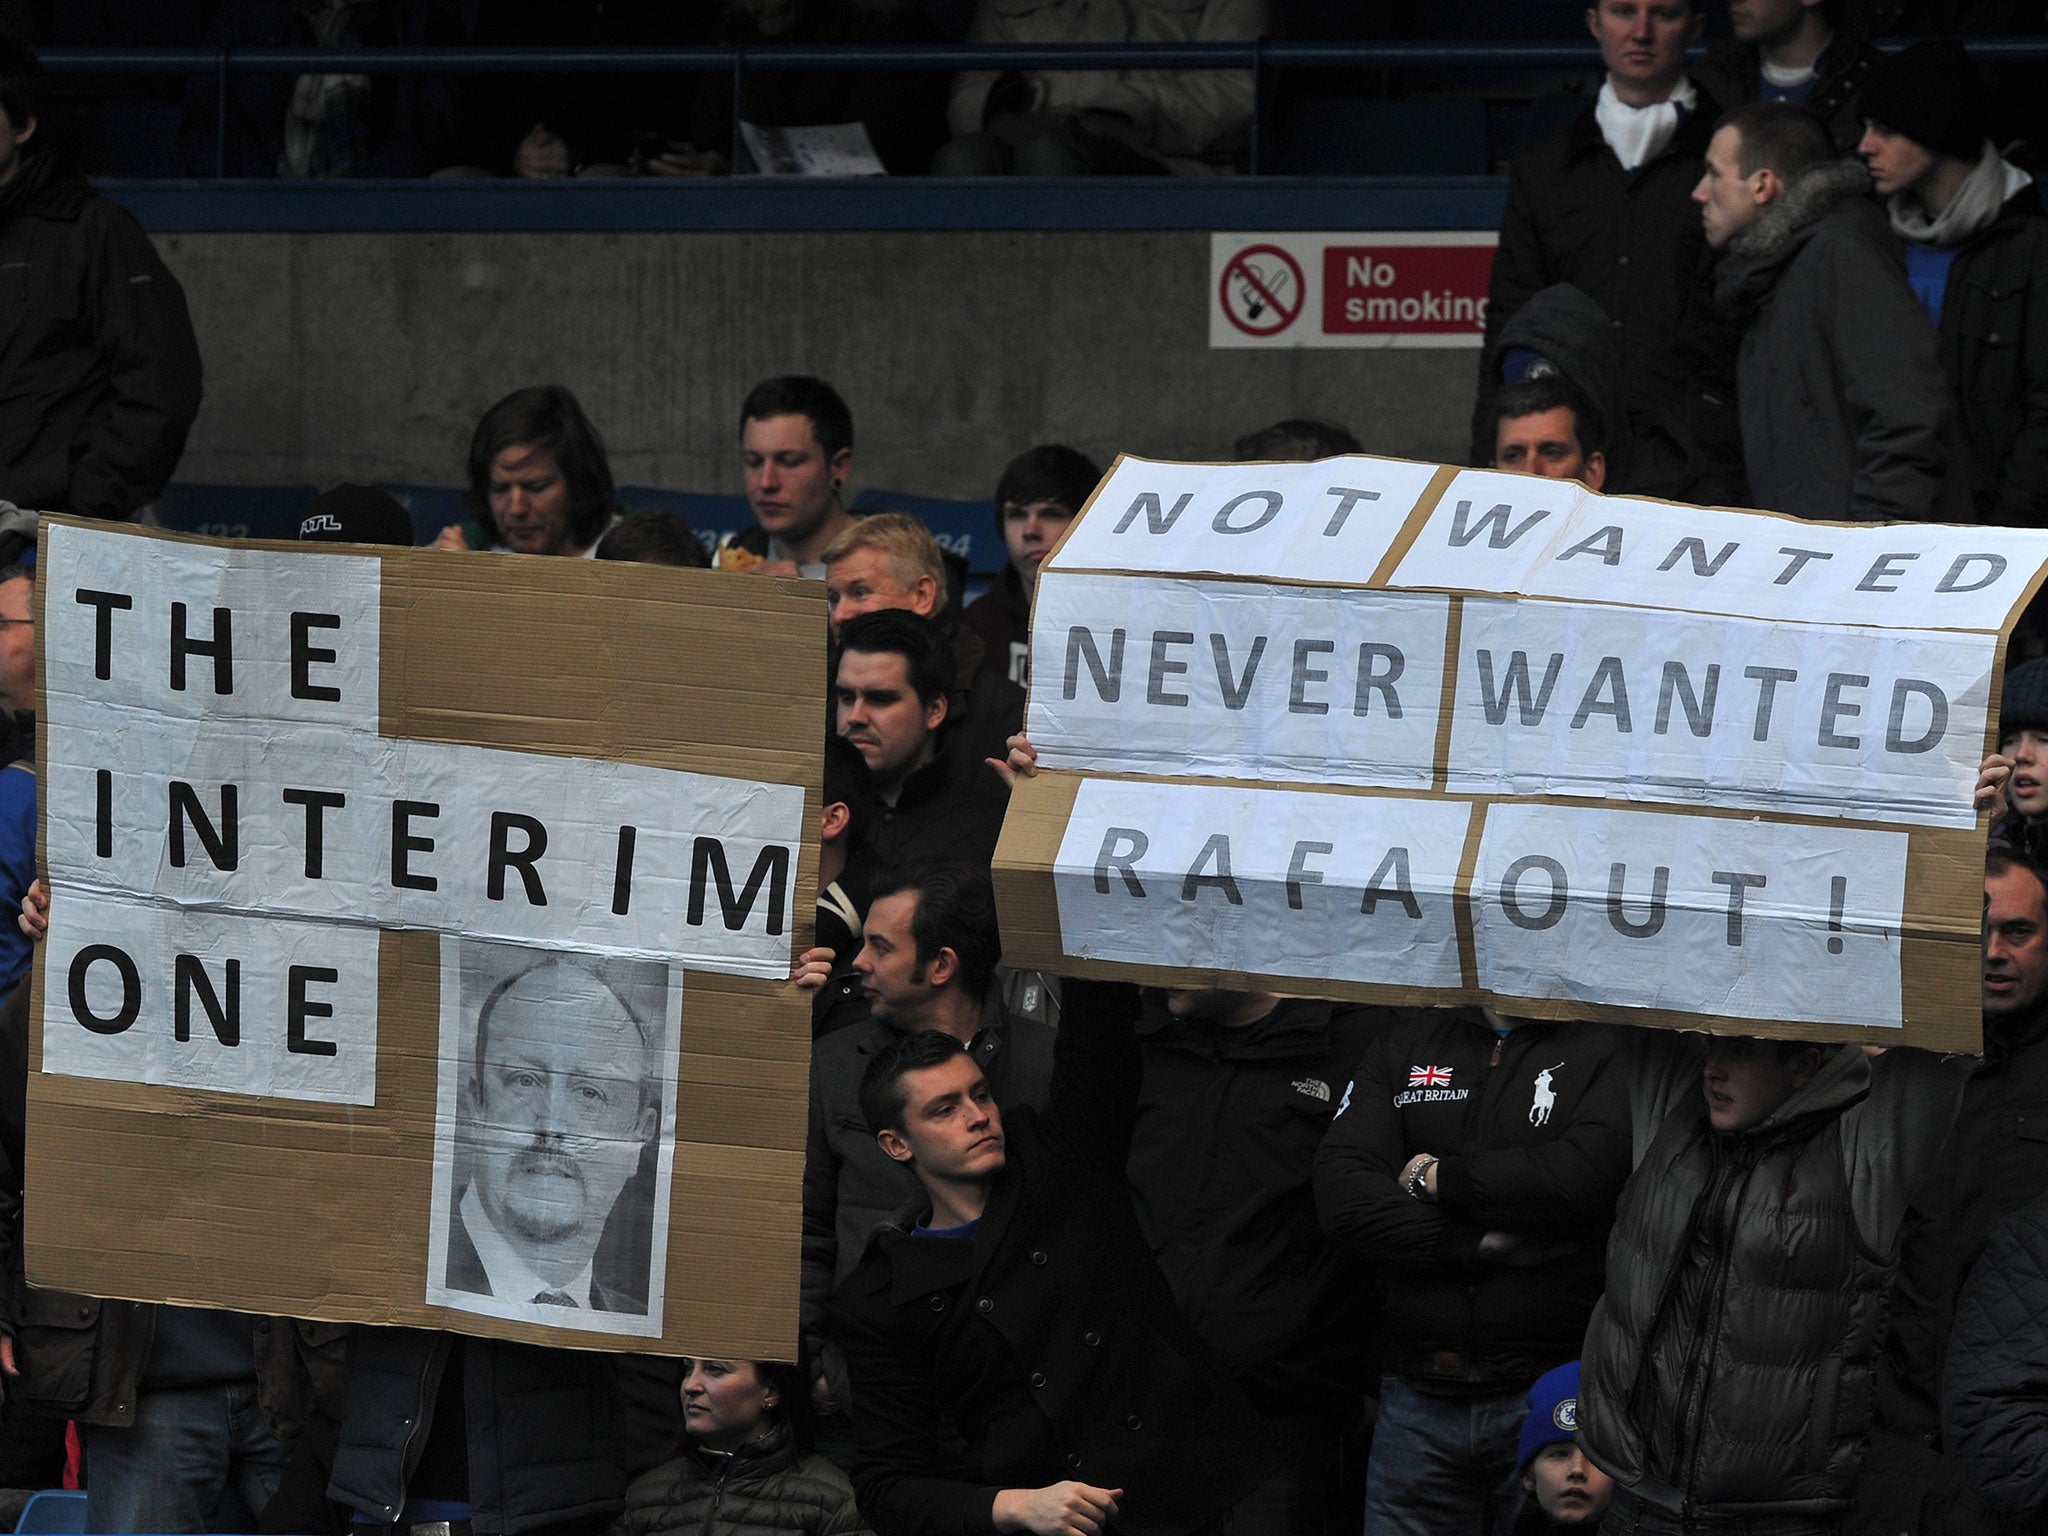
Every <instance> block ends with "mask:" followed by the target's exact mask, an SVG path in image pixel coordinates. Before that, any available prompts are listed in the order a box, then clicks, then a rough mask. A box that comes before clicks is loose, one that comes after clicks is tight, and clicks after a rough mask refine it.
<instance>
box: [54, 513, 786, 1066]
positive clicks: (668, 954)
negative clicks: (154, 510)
mask: <svg viewBox="0 0 2048 1536" xmlns="http://www.w3.org/2000/svg"><path fill="white" fill-rule="evenodd" d="M39 596H40V600H41V603H42V613H43V618H44V629H43V635H42V641H43V644H44V647H45V649H44V653H43V654H44V666H45V677H46V687H47V707H46V709H45V711H44V714H43V718H42V720H41V722H40V723H41V729H42V732H43V738H44V753H45V758H46V763H47V772H46V774H45V776H44V779H43V782H42V783H41V785H40V786H39V788H40V793H41V797H42V800H43V806H44V814H45V821H44V826H45V837H44V846H43V848H42V850H41V853H42V856H43V859H44V862H45V866H46V868H47V869H48V872H49V875H50V879H51V882H52V886H53V889H54V890H56V891H58V892H61V895H60V896H59V897H58V899H57V900H55V901H54V902H53V911H54V912H55V913H56V914H58V915H59V922H60V925H61V927H60V928H58V929H53V932H52V936H51V950H50V956H49V960H50V963H51V965H52V967H53V969H52V970H51V971H50V973H49V974H50V975H52V976H53V977H55V976H60V975H63V974H64V973H63V972H62V971H61V970H59V969H56V968H55V967H58V966H59V965H60V963H61V965H69V964H71V963H72V960H73V958H74V957H75V952H76V951H78V950H79V949H80V948H81V947H89V946H90V945H91V944H93V943H95V942H99V943H101V944H103V945H105V946H110V947H111V948H110V952H109V953H107V954H104V955H102V956H100V957H99V958H98V959H97V960H95V961H93V962H92V963H91V964H90V965H88V966H87V967H86V968H85V969H84V970H83V971H81V973H80V977H81V979H80V981H79V985H80V986H81V987H83V988H85V991H84V992H83V993H81V994H79V996H80V997H82V998H85V999H86V1000H88V1001H90V1002H91V1008H84V1006H83V1005H82V1004H80V1003H79V1002H78V1000H77V999H75V998H73V996H72V995H71V993H70V991H69V990H68V989H67V986H63V985H57V984H54V983H53V984H52V985H51V986H49V987H48V988H47V989H46V995H45V998H44V1015H45V1017H44V1024H45V1031H46V1037H47V1038H48V1039H49V1040H51V1041H54V1042H57V1044H56V1046H55V1048H54V1049H51V1050H49V1051H47V1052H46V1057H45V1066H46V1070H49V1071H52V1072H68V1073H77V1074H83V1075H89V1076H99V1077H116V1078H125V1079H129V1080H133V1081H138V1082H161V1083H184V1084H188V1085H193V1086H205V1087H212V1088H217V1089H221V1090H225V1091H235V1092H242V1093H251V1094H263V1095H270V1096H277V1097H303V1098H311V1099H321V1100H333V1101H336V1102H343V1103H371V1102H374V1092H375V1086H374V1085H375V1055H376V1000H377V986H376V952H377V949H376V945H377V931H378V930H379V929H381V928H413V929H425V930H429V931H439V932H444V933H460V934H464V935H467V936H469V937H471V938H483V939H501V940H508V941H515V942H525V943H544V944H546V945H547V946H549V947H550V948H554V949H561V950H581V951H585V952H589V953H593V954H603V955H611V956H617V957H642V958H646V959H650V960H658V961H661V962H663V963H674V964H679V965H687V966H691V967H697V968H701V969H704V970H710V971H722V972H726V973H729V974H734V975H742V976H758V977H766V978H778V977H782V976H786V975H787V974H788V969H789V943H790V940H789V935H790V932H791V929H792V926H793V924H794V921H795V912H796V901H797V892H796V890H795V884H796V869H797V857H798V851H799V847H800V844H801V841H802V836H803V820H804V818H803V790H802V789H801V788H799V787H797V786H794V785H788V784H774V783H762V782H754V781H750V780H743V779H734V778H721V777H717V776H713V775H707V774H695V773H684V772H677V771H672V770H667V769H659V768H651V767H645V766H640V765H636V764H628V763H620V762H613V761H607V760H601V759H595V758H579V757H563V756H557V755H551V754H546V753H528V752H516V751H506V750H499V749H489V748H482V747H473V746H465V745H455V744H450V743H445V742H436V741H412V740H403V739H395V738H391V737H385V736H381V735H379V734H378V729H379V720H380V710H379V702H378V700H379V676H380V668H381V666H382V661H383V658H382V653H381V634H380V614H381V606H380V605H381V601H382V593H381V567H380V564H379V562H378V561H377V560H376V559H374V558H370V557H358V556H350V555H338V554H333V553H329V552H327V551H318V552H315V551H311V550H309V551H306V552H304V553H296V552H284V551H266V550H251V549H232V548H214V547H210V546H204V545H187V544H181V543H174V542H168V541H163V540H157V539H146V538H138V537H135V536H134V535H132V534H127V533H122V532H116V531H111V530H109V531H105V532H102V531H100V530H97V529H88V528H79V527H75V526H71V525H65V524H54V525H52V527H51V528H50V531H49V540H48V545H47V549H46V553H45V558H44V565H43V573H42V580H41V590H40V593H39ZM88 912H93V913H98V914H101V915H103V916H105V918H106V926H105V927H104V929H96V928H94V927H92V926H89V925H88V924H87V923H86V921H85V914H86V913H88ZM66 945H69V946H70V948H65V947H64V946H66ZM60 950H61V951H62V952H61V953H60ZM116 956H118V957H119V958H118V959H117V958H116ZM180 956H184V957H188V958H187V959H182V960H181V959H179V958H178V957H180ZM307 966H310V967H312V968H313V969H315V970H324V971H336V972H338V973H339V975H340V976H341V977H343V978H344V983H343V985H344V986H345V988H346V991H347V996H348V1001H347V1008H346V1011H345V1012H342V1013H337V1014H335V1015H334V1017H335V1018H336V1019H338V1020H339V1021H340V1022H338V1023H337V1024H336V1025H335V1026H334V1027H335V1028H336V1029H338V1030H342V1031H343V1033H342V1034H339V1035H335V1036H331V1037H327V1038H329V1039H332V1040H333V1041H335V1042H337V1043H341V1044H347V1045H348V1046H349V1047H350V1050H349V1052H348V1055H349V1058H350V1060H349V1061H348V1062H342V1061H339V1060H336V1059H330V1060H328V1061H327V1062H325V1063H322V1062H320V1061H314V1060H305V1059H300V1058H301V1057H302V1056H305V1055H307V1054H308V1053H306V1052H301V1051H298V1050H297V1049H296V1048H292V1047H289V1046H287V1045H281V1044H279V1043H278V1042H279V1041H282V1040H286V1039H287V1033H288V1032H287V1021H288V1018H290V1017H301V1016H307V1014H306V1006H307V1005H305V1003H304V999H303V998H302V997H301V996H300V994H299V993H297V992H293V991H292V990H291V989H292V988H293V987H294V986H296V985H298V983H297V982H295V981H294V980H293V977H294V976H295V975H297V969H295V968H303V967H307ZM236 977H239V982H237V981H236V980H235V978H236ZM237 985H238V986H239V988H240V1002H239V1004H234V1003H232V1002H231V1001H230V1000H229V993H230V992H231V991H233V990H234V988H235V987H236V986H237ZM208 986H211V987H212V988H214V991H213V992H211V993H206V994H205V996H206V998H210V999H212V1000H213V1001H214V1002H216V1003H217V1007H216V1008H215V1009H214V1011H213V1013H210V1014H208V1015H207V1017H208V1018H218V1019H219V1020H221V1021H222V1022H221V1025H220V1028H219V1029H218V1030H216V1031H215V1033H216V1034H217V1035H219V1036H220V1037H221V1039H220V1047H221V1048H220V1049H213V1048H210V1047H209V1046H208V1045H207V1044H206V1042H205V1040H203V1039H201V1038H200V1036H201V1030H200V1028H199V1026H197V1025H196V1024H192V1023H191V1021H192V1020H193V1019H195V1018H197V1017H198V1015H197V1014H195V1013H194V1012H193V1009H194V1008H195V1007H198V1006H199V1005H200V1000H201V995H202V993H203V992H204V989H205V988H206V987H208ZM110 989H112V990H111V991H110ZM109 995H111V996H115V997H117V998H124V999H132V998H135V997H140V998H141V999H142V1000H143V1003H144V1005H145V1006H144V1011H143V1012H142V1013H141V1015H140V1020H141V1022H140V1023H131V1024H130V1025H129V1026H124V1027H123V1028H121V1029H118V1030H117V1029H114V1028H112V1027H111V1024H107V1025H105V1026H101V1025H96V1024H94V1023H93V1022H92V1020H93V1019H94V1018H105V1019H108V1020H111V1019H113V1018H116V1017H118V1016H119V1015H120V1014H121V1013H122V1012H124V1011H125V1004H124V1003H120V1002H116V1003H108V1002H107V1001H106V997H107V996H109ZM313 995H316V996H317V995H318V994H317V992H316V993H315V994H313ZM237 1007H239V1009H240V1010H241V1013H242V1015H243V1016H244V1017H245V1018H246V1019H247V1021H248V1022H247V1024H246V1026H245V1027H243V1029H242V1031H241V1043H235V1042H230V1041H228V1040H227V1039H226V1038H225V1036H226V1035H227V1034H229V1033H232V1032H233V1029H232V1028H231V1026H230V1024H229V1022H227V1021H228V1019H229V1016H230V1015H231V1014H233V1013H235V1011H236V1008H237ZM108 1008H112V1009H113V1012H111V1013H108V1012H107V1011H106V1010H107V1009H108ZM95 1009H97V1010H99V1012H98V1013H94V1012H93V1010H95ZM174 1013H176V1014H177V1015H178V1016H179V1017H182V1018H184V1019H185V1020H186V1021H187V1023H186V1025H181V1026H180V1032H181V1033H188V1034H189V1036H190V1038H188V1039H175V1040H173V1041H172V1042H171V1043H170V1044H166V1043H165V1040H164V1038H163V1037H164V1032H165V1029H166V1028H167V1027H168V1026H166V1025H165V1024H164V1021H165V1020H167V1019H171V1018H172V1017H173V1015H174ZM320 1017H326V1015H320ZM187 1026H189V1028H188V1027H187ZM280 1052H282V1053H283V1054H282V1055H280V1054H279V1053H280ZM313 1054H317V1053H313Z"/></svg>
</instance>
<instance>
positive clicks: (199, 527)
mask: <svg viewBox="0 0 2048 1536" xmlns="http://www.w3.org/2000/svg"><path fill="white" fill-rule="evenodd" d="M319 494H320V492H319V488H318V487H316V486H311V485H167V486H165V487H164V493H163V495H162V496H160V497H158V498H157V503H156V520H157V522H158V524H159V525H160V526H162V527H165V528H172V529H176V530H177V531H178V532H180V533H203V534H206V535H207V536H209V537H210V538H216V539H296V538H297V537H298V536H299V524H300V522H302V521H303V520H304V518H305V515H306V508H307V507H309V506H311V505H312V504H313V498H314V497H315V496H317V495H319Z"/></svg>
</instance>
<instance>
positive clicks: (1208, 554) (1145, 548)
mask: <svg viewBox="0 0 2048 1536" xmlns="http://www.w3.org/2000/svg"><path fill="white" fill-rule="evenodd" d="M1435 473H1436V467H1435V466H1434V465H1430V464H1410V463H1407V462H1405V461H1404V460H1400V459H1375V458H1368V457H1366V456H1365V455H1363V454H1353V455H1349V456H1347V457H1344V458H1339V459H1320V460H1317V461H1316V462H1314V463H1310V464H1258V465H1231V466H1227V467H1225V466H1219V465H1215V464H1161V463H1155V462H1153V461H1151V460H1149V459H1134V458H1129V457H1126V458H1123V459H1120V460H1118V461H1117V466H1116V468H1115V469H1114V470H1112V471H1111V472H1110V475H1109V477H1108V478H1107V479H1106V480H1104V481H1103V482H1102V485H1101V486H1100V487H1099V488H1098V489H1097V491H1096V493H1095V499H1094V502H1093V503H1092V506H1091V509H1090V511H1089V513H1088V515H1087V516H1086V517H1085V518H1083V519H1082V520H1081V521H1080V522H1079V523H1077V524H1076V525H1075V527H1074V529H1073V531H1072V532H1071V533H1070V534H1069V535H1068V536H1067V538H1066V541H1065V542H1064V543H1063V544H1061V546H1060V547H1059V549H1057V550H1056V551H1054V553H1053V555H1052V557H1051V558H1050V559H1049V560H1048V561H1047V562H1046V569H1048V570H1059V571H1083V570H1110V571H1168V572H1174V573H1195V572H1202V571H1216V572H1223V573H1226V574H1230V575H1237V576H1277V577H1282V578H1285V579H1287V580H1290V581H1326V582H1339V583H1351V584H1354V585H1361V584H1363V583H1364V582H1365V581H1366V580H1367V579H1368V578H1370V577H1371V575H1372V573H1373V572H1374V571H1376V570H1377V569H1379V565H1380V562H1381V561H1382V560H1384V559H1385V558H1386V556H1387V552H1388V551H1389V550H1390V549H1391V548H1392V547H1393V542H1394V539H1395V537H1396V535H1398V534H1399V533H1400V531H1401V527H1402V524H1403V522H1404V521H1405V520H1406V518H1407V517H1408V514H1409V513H1410V512H1412V511H1414V510H1415V507H1416V505H1417V503H1418V502H1419V501H1420V500H1421V497H1422V493H1423V491H1425V490H1426V489H1427V488H1428V486H1429V482H1430V479H1431V477H1432V476H1433V475H1435Z"/></svg>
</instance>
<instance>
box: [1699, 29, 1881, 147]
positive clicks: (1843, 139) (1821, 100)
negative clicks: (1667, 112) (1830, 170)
mask: <svg viewBox="0 0 2048 1536" xmlns="http://www.w3.org/2000/svg"><path fill="white" fill-rule="evenodd" d="M1762 58H1763V55H1762V52H1761V50H1759V49H1758V47H1757V45H1756V44H1754V43H1743V42H1737V41H1736V40H1735V39H1734V38H1732V37H1731V38H1727V39H1724V40H1723V41H1722V42H1720V43H1717V44H1715V46H1713V47H1712V48H1709V49H1708V50H1707V56H1706V57H1705V58H1703V59H1701V60H1700V61H1699V64H1698V66H1697V67H1695V68H1694V69H1693V71H1692V78H1693V80H1694V82H1695V83H1696V84H1698V85H1699V87H1700V89H1702V90H1704V91H1708V92H1711V93H1712V95H1713V98H1714V100H1716V101H1718V102H1720V103H1721V109H1722V110H1723V111H1732V110H1733V109H1734V108H1736V107H1745V106H1748V105H1749V103H1751V102H1752V101H1755V100H1757V99H1758V97H1759V95H1760V94H1761V87H1762V78H1763V77H1762V70H1761V64H1762ZM1883 58H1884V55H1883V54H1881V53H1879V52H1878V51H1877V49H1875V48H1873V47H1871V46H1870V44H1869V43H1867V42H1865V41H1864V40H1863V39H1862V38H1860V37H1858V36H1856V35H1855V34H1854V33H1851V32H1846V31H1837V32H1836V33H1835V36H1834V40H1833V41H1832V42H1830V43H1829V44H1828V46H1827V47H1826V48H1825V49H1823V50H1822V52H1821V56H1820V60H1819V63H1820V67H1821V68H1820V79H1818V80H1816V81H1815V82H1814V85H1813V91H1812V93H1811V94H1809V95H1808V96H1807V98H1806V100H1805V102H1804V103H1803V105H1804V106H1805V108H1806V110H1807V111H1809V112H1811V113H1812V114H1813V115H1814V116H1815V117H1817V118H1819V119H1820V120H1821V121H1822V122H1823V123H1825V124H1826V125H1827V130H1828V135H1829V137H1830V138H1832V139H1833V140H1834V141H1835V148H1836V149H1838V150H1840V151H1841V152H1842V153H1843V154H1847V153H1849V152H1850V151H1851V150H1853V149H1854V148H1855V147H1856V144H1857V141H1858V140H1859V139H1861V138H1862V137H1863V110H1862V102H1863V86H1864V82H1865V81H1867V80H1868V79H1869V78H1870V72H1871V71H1872V70H1873V69H1875V68H1876V67H1877V65H1878V62H1879V61H1880V60H1882V59H1883Z"/></svg>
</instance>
